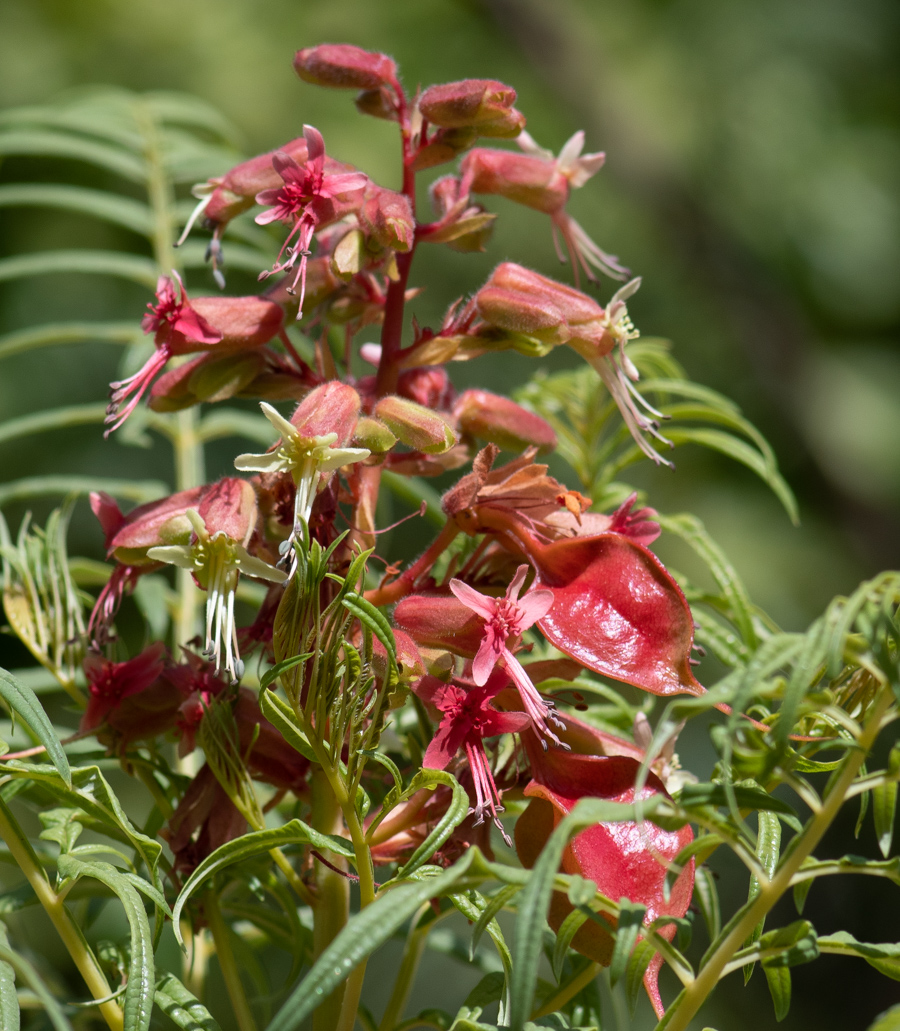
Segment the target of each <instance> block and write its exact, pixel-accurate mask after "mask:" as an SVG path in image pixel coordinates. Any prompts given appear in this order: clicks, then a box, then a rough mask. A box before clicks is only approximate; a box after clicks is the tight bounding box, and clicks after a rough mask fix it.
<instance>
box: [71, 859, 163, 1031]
mask: <svg viewBox="0 0 900 1031" xmlns="http://www.w3.org/2000/svg"><path fill="white" fill-rule="evenodd" d="M58 866H59V872H60V873H61V874H62V875H63V876H64V877H72V878H79V877H93V878H94V879H95V880H98V881H100V883H101V884H105V885H106V886H107V887H108V888H110V889H111V890H112V891H114V892H115V893H116V895H117V896H118V897H119V900H120V901H121V903H122V907H123V908H124V910H125V915H126V916H127V918H128V924H129V926H130V928H131V958H130V961H129V963H128V984H127V986H126V988H125V1005H124V1021H125V1031H147V1029H148V1028H149V1027H150V1017H151V1015H152V1013H153V991H154V989H153V985H154V981H155V979H156V974H155V971H154V963H153V935H152V933H151V931H150V921H149V920H148V919H147V913H146V912H145V910H144V904H143V902H141V897H140V895H138V893H137V890H136V889H135V887H134V885H133V884H132V883H131V882H130V880H128V879H127V878H126V877H125V876H123V874H122V872H121V871H120V870H117V869H116V868H115V867H114V866H111V865H110V864H109V863H98V862H84V861H83V860H81V859H75V858H73V857H72V856H60V857H59V860H58Z"/></svg>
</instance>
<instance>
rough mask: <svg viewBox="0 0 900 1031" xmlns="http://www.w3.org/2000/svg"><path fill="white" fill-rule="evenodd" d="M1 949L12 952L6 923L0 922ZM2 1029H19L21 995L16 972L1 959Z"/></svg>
mask: <svg viewBox="0 0 900 1031" xmlns="http://www.w3.org/2000/svg"><path fill="white" fill-rule="evenodd" d="M0 950H6V951H7V952H11V951H12V950H11V949H10V947H9V939H8V938H7V937H6V925H5V924H4V923H2V922H0ZM0 1031H19V997H18V995H17V994H16V972H15V970H14V969H13V968H12V967H11V966H10V964H9V963H6V962H3V961H2V960H0Z"/></svg>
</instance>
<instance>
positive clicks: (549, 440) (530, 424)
mask: <svg viewBox="0 0 900 1031" xmlns="http://www.w3.org/2000/svg"><path fill="white" fill-rule="evenodd" d="M453 414H454V416H455V417H456V419H457V420H458V422H459V428H460V429H461V430H462V432H463V433H466V434H469V435H470V436H473V437H476V438H477V439H478V440H484V441H487V442H488V443H490V444H496V445H497V446H498V447H501V448H503V449H504V450H506V451H524V450H525V448H527V447H529V446H531V445H534V446H535V447H537V448H539V449H540V450H541V451H552V450H554V448H555V447H556V434H555V433H554V432H553V427H552V426H551V425H550V424H549V423H548V422H546V420H544V419H542V418H541V417H540V416H539V415H535V413H534V412H529V411H528V410H527V409H525V408H523V407H522V406H521V405H517V404H516V403H515V401H510V400H509V398H507V397H501V396H499V395H497V394H491V393H490V392H489V391H487V390H466V391H464V392H463V393H462V394H461V395H460V398H459V400H458V401H457V402H456V405H455V406H454V408H453Z"/></svg>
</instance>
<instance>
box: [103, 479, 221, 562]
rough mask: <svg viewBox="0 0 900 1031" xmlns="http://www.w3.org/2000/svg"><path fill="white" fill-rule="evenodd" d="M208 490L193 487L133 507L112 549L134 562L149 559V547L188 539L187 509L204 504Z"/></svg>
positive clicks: (114, 537) (111, 541) (112, 543)
mask: <svg viewBox="0 0 900 1031" xmlns="http://www.w3.org/2000/svg"><path fill="white" fill-rule="evenodd" d="M207 490H208V488H207V487H192V488H191V489H190V490H182V491H179V492H178V493H177V494H171V495H170V496H169V497H167V498H160V500H159V501H150V502H148V503H147V504H146V505H139V506H138V507H137V508H135V509H132V510H131V511H130V512H129V513H128V515H126V516H125V518H124V521H123V523H122V526H121V527H120V529H119V530H117V532H116V533H115V534H114V535H113V537H112V539H111V540H110V541H109V542H108V551H109V553H110V554H114V555H115V557H116V558H117V559H118V560H119V561H120V562H125V563H130V564H132V565H134V564H135V563H140V562H146V561H147V557H146V551H147V548H152V547H154V546H156V545H159V544H182V543H186V542H187V541H188V540H189V539H190V536H191V524H190V521H189V520H188V518H187V516H186V515H185V513H186V512H187V510H188V509H189V508H196V507H197V505H199V504H200V500H201V498H202V497H203V494H204V493H205V492H206V491H207Z"/></svg>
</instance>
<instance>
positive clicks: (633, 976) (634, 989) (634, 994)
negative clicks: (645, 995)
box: [625, 938, 656, 1017]
mask: <svg viewBox="0 0 900 1031" xmlns="http://www.w3.org/2000/svg"><path fill="white" fill-rule="evenodd" d="M655 952H656V949H654V948H653V946H652V945H651V944H650V942H648V941H645V940H644V939H643V938H642V939H641V940H640V941H639V942H637V944H636V945H635V946H634V948H633V949H632V950H631V956H630V957H629V959H628V966H627V967H626V969H625V996H626V998H627V999H628V1009H629V1011H630V1012H631V1016H632V1017H633V1016H634V1011H635V1010H636V1009H637V1003H638V998H639V997H640V994H641V988H642V987H643V982H644V974H645V973H646V972H647V967H649V966H650V961H651V960H652V959H653V956H654V954H655Z"/></svg>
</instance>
